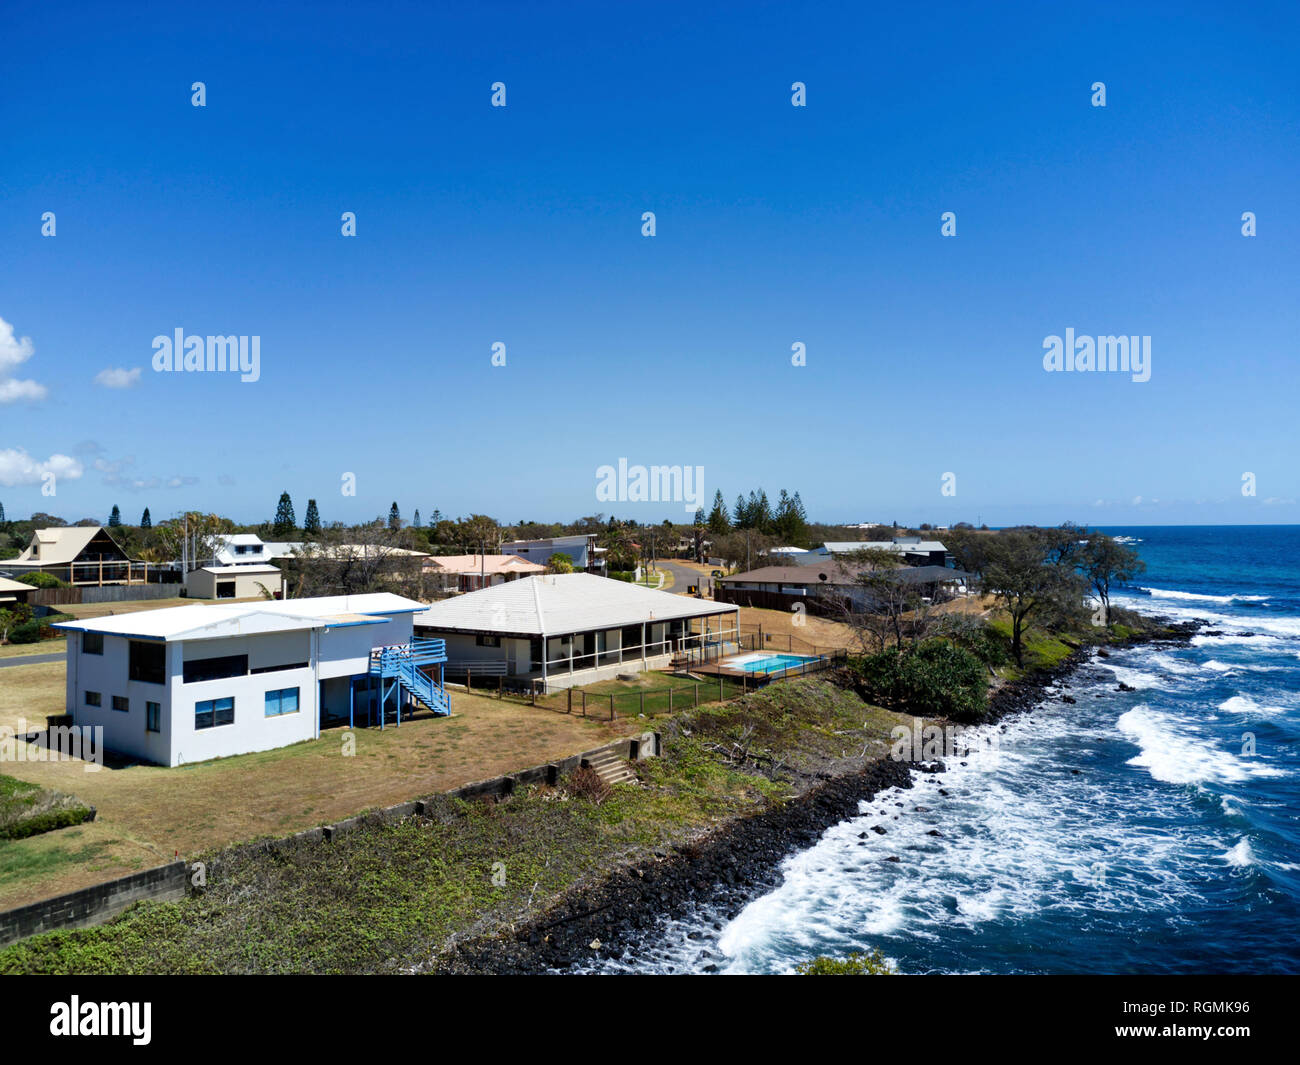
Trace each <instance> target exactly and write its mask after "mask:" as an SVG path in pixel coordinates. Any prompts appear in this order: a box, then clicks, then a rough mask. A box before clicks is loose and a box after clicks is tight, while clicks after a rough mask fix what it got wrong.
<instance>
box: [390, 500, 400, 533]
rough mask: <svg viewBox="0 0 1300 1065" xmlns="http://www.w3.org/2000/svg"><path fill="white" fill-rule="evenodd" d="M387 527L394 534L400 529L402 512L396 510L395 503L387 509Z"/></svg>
mask: <svg viewBox="0 0 1300 1065" xmlns="http://www.w3.org/2000/svg"><path fill="white" fill-rule="evenodd" d="M388 527H389V528H390V529H392V530H393V531H394V532H395V531H397V530H398V529H400V528H401V527H402V512H401V511H399V510H398V509H397V501H396V500H394V501H393V505H392V506H391V507H389V508H388Z"/></svg>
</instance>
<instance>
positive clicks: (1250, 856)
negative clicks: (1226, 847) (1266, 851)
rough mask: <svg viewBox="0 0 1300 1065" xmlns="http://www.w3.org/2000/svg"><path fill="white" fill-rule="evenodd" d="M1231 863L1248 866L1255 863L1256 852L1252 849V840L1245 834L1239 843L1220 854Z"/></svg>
mask: <svg viewBox="0 0 1300 1065" xmlns="http://www.w3.org/2000/svg"><path fill="white" fill-rule="evenodd" d="M1220 857H1222V858H1223V860H1224V861H1225V862H1227V863H1228V864H1229V865H1236V866H1247V865H1254V864H1255V852H1254V851H1253V850H1251V849H1250V840H1248V839H1247V838H1246V837H1245V836H1242V837H1241V839H1239V840H1238V841H1237V845H1236V846H1235V847H1233V848H1232V850H1230V851H1228V852H1227V853H1226V854H1223V855H1220Z"/></svg>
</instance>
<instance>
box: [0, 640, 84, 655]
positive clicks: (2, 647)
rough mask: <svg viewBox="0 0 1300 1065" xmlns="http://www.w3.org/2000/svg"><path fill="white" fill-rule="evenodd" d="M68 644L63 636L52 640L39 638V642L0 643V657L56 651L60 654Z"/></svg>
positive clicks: (43, 653)
mask: <svg viewBox="0 0 1300 1065" xmlns="http://www.w3.org/2000/svg"><path fill="white" fill-rule="evenodd" d="M67 646H68V640H67V637H65V636H59V637H56V638H55V639H53V640H41V641H40V642H39V643H5V644H0V658H25V657H27V656H28V655H49V654H54V653H55V652H56V651H57V652H58V653H60V654H62V653H63V651H64V649H65V648H66V647H67Z"/></svg>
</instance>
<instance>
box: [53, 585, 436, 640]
mask: <svg viewBox="0 0 1300 1065" xmlns="http://www.w3.org/2000/svg"><path fill="white" fill-rule="evenodd" d="M423 609H424V604H423V603H417V602H416V601H415V600H414V599H406V598H404V597H403V596H400V595H393V594H391V593H389V592H369V593H365V594H361V595H326V596H317V597H315V598H312V599H285V600H274V601H273V600H266V601H265V602H260V603H215V604H200V603H195V604H193V605H192V606H172V607H165V608H163V609H162V610H140V611H137V612H135V613H131V614H116V615H111V616H109V617H103V618H88V619H86V620H85V621H62V622H58V623H57V624H55V625H52V626H50V627H51V628H55V629H68V630H76V631H78V632H102V633H104V634H105V635H109V636H127V637H134V638H135V639H140V640H162V641H165V642H173V641H176V640H212V639H220V638H222V637H227V636H252V635H259V634H261V633H267V632H295V631H302V630H306V629H323V628H327V627H329V626H331V625H336V624H342V625H348V624H360V623H362V622H368V621H373V620H375V619H382V618H385V617H390V616H392V615H395V614H414V613H416V612H417V611H420V610H423Z"/></svg>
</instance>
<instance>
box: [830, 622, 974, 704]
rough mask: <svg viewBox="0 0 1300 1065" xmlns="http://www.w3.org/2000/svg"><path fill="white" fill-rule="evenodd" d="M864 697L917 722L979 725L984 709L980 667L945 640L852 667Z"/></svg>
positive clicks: (888, 653)
mask: <svg viewBox="0 0 1300 1065" xmlns="http://www.w3.org/2000/svg"><path fill="white" fill-rule="evenodd" d="M854 665H855V668H856V669H857V672H858V674H859V676H860V677H861V678H862V686H863V688H864V689H865V692H864V694H865V695H866V697H867V698H868V699H870V700H872V701H874V702H880V703H883V704H884V705H885V706H887V707H889V708H890V709H891V710H896V711H899V712H901V713H905V714H912V715H914V716H917V717H946V718H948V719H950V720H952V721H968V722H973V721H979V720H981V719H982V718H983V717H984V713H985V710H986V709H987V708H988V703H987V700H986V692H987V682H986V680H985V668H984V663H983V662H982V661H981V660H980V659H979V658H978V657H977V656H976V655H975V654H974V653H972V652H971V651H968V650H966V649H965V648H962V647H958V646H956V645H955V644H952V643H949V642H948V641H947V640H927V641H926V642H924V643H922V644H919V645H917V646H916V647H910V648H907V649H905V650H902V651H899V650H890V651H884V652H882V653H881V654H877V655H871V656H870V657H868V658H863V659H860V660H858V661H857V662H856V663H854Z"/></svg>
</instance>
